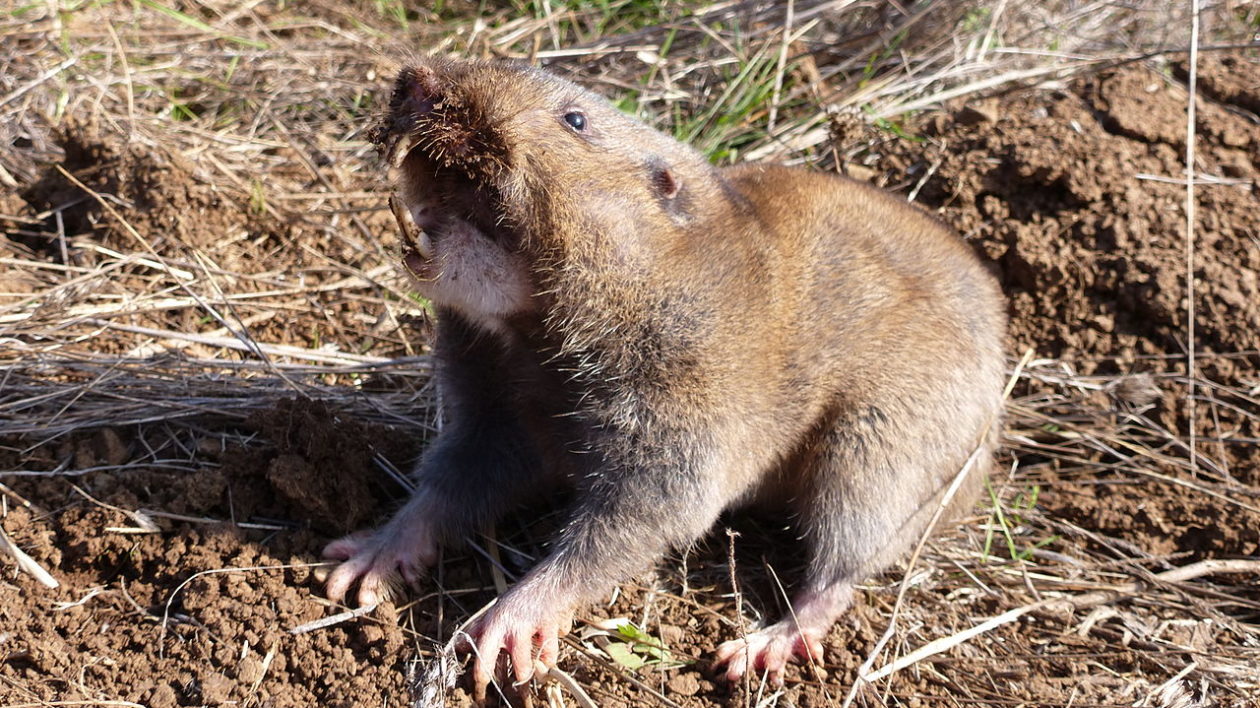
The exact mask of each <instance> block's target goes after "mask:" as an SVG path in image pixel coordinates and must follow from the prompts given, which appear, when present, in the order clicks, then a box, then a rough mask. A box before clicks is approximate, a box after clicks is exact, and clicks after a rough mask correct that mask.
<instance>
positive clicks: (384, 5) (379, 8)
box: [376, 0, 410, 30]
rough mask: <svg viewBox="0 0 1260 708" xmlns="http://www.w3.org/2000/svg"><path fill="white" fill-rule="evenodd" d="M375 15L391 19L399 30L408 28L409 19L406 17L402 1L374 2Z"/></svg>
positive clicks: (384, 0) (404, 5) (378, 0)
mask: <svg viewBox="0 0 1260 708" xmlns="http://www.w3.org/2000/svg"><path fill="white" fill-rule="evenodd" d="M376 14H378V15H380V16H381V17H387V18H389V19H392V20H393V21H394V22H396V23H397V24H398V28H399V29H402V30H406V29H407V27H408V20H409V19H410V18H408V17H407V5H406V3H404V2H402V0H376Z"/></svg>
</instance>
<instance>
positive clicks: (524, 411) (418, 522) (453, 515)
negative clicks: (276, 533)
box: [324, 312, 557, 606]
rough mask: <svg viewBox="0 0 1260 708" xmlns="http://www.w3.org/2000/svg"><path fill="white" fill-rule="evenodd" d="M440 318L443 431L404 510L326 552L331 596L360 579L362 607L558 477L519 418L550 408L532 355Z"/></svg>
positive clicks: (453, 318)
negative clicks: (443, 548) (335, 562)
mask: <svg viewBox="0 0 1260 708" xmlns="http://www.w3.org/2000/svg"><path fill="white" fill-rule="evenodd" d="M440 317H441V319H439V323H438V338H437V344H436V354H435V360H436V361H437V364H438V372H437V375H438V385H439V387H440V388H441V391H442V394H443V396H444V399H445V402H446V417H447V424H446V427H445V429H444V430H443V431H442V433H441V434H440V435H439V436H438V438H437V439H436V440H434V441H433V443H432V444H431V445H430V446H429V449H428V450H426V451H425V454H424V457H423V458H422V459H421V461H420V464H419V465H418V467H417V470H416V473H415V475H414V477H415V481H416V489H415V492H414V493H413V495H412V497H411V499H410V500H409V501H408V502H407V504H406V505H405V506H403V508H402V509H401V510H399V511H398V513H396V514H395V515H394V516H393V518H391V519H390V521H389V522H388V523H386V524H385V525H384V526H382V527H381V528H380V529H378V530H376V531H373V532H371V533H358V534H353V535H351V536H347V537H346V538H343V539H340V540H337V541H334V542H332V543H330V544H329V545H328V546H327V547H326V548H325V549H324V555H325V557H327V558H331V559H335V560H339V561H342V563H341V564H340V565H339V566H338V567H337V568H336V569H335V570H334V571H333V572H332V573H331V574H330V575H329V577H328V581H327V586H326V592H327V595H328V597H329V598H330V599H332V600H335V601H341V600H342V599H343V598H345V597H346V595H347V593H348V592H349V591H350V589H351V588H352V587H353V586H354V585H355V584H356V583H357V584H358V587H359V591H358V596H357V600H358V604H359V605H361V606H362V605H370V604H375V603H377V602H379V601H380V600H382V599H384V598H385V597H386V596H388V594H389V590H390V588H391V586H393V585H394V584H396V583H397V582H398V581H399V580H401V581H404V582H406V583H409V584H415V583H416V582H417V581H418V579H419V578H420V576H421V575H422V574H423V572H424V570H425V568H427V567H429V566H431V565H433V563H434V562H435V561H436V560H437V551H438V547H439V545H444V544H452V543H458V542H460V541H461V540H462V539H463V538H464V537H465V536H467V535H468V534H469V533H472V532H476V531H479V530H481V529H483V528H485V527H486V526H488V525H489V524H491V523H493V522H494V521H495V520H496V519H497V518H498V517H499V516H501V515H502V514H503V513H504V512H505V511H507V510H508V509H509V508H511V506H512V505H513V504H515V503H518V502H519V501H521V500H522V499H523V498H525V497H527V496H528V495H529V494H531V493H537V492H538V491H539V488H540V487H543V486H545V485H544V483H545V482H548V481H550V479H551V478H554V469H553V468H555V467H556V466H557V464H556V463H555V462H554V461H553V460H551V459H548V460H547V463H546V464H545V463H544V461H543V458H542V455H541V452H540V443H539V442H538V438H539V434H540V431H539V430H537V429H535V428H530V427H527V426H526V424H525V422H524V421H525V416H526V415H540V416H542V417H544V418H547V417H548V416H547V415H546V412H547V411H548V409H549V408H554V407H555V405H554V403H552V402H550V401H548V400H547V396H545V395H542V394H540V393H539V391H540V389H541V387H540V386H539V384H538V382H537V380H536V378H535V376H534V373H535V371H536V369H537V365H536V363H534V362H533V360H532V358H531V357H530V356H529V353H528V352H526V351H524V350H523V349H521V348H520V347H514V346H512V344H511V342H510V341H505V340H502V339H500V338H499V336H498V335H495V334H491V333H487V332H485V331H484V330H482V329H480V328H479V327H477V326H476V325H472V324H469V323H468V322H466V321H465V320H463V319H461V318H460V317H459V316H458V315H456V314H454V313H450V312H443V313H441V315H440ZM552 457H554V455H552Z"/></svg>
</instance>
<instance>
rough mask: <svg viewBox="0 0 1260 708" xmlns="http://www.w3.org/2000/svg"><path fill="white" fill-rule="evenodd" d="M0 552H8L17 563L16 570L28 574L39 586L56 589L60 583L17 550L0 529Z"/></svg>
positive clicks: (15, 545) (19, 549)
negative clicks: (18, 569)
mask: <svg viewBox="0 0 1260 708" xmlns="http://www.w3.org/2000/svg"><path fill="white" fill-rule="evenodd" d="M0 551H8V552H9V555H11V556H13V560H14V561H16V562H17V565H18V568H20V569H22V570H24V571H26V572H27V573H29V574H30V575H31V576H32V577H33V578H35V580H36V581H38V582H39V584H40V585H43V586H44V587H46V588H58V587H60V586H61V583H59V582H57V579H56V578H54V577H53V576H52V574H50V573H49V572H48V571H46V570H44V568H43V566H41V565H40V564H39V563H36V562H35V559H34V558H31V557H30V556H28V555H26V551H23V550H22V549H21V548H18V545H17V544H16V543H14V542H13V540H12V539H10V538H9V535H8V534H7V533H5V532H4V529H3V528H0Z"/></svg>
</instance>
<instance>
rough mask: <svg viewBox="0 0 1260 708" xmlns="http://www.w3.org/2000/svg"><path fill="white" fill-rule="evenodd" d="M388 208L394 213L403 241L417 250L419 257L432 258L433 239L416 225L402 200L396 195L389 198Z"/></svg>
mask: <svg viewBox="0 0 1260 708" xmlns="http://www.w3.org/2000/svg"><path fill="white" fill-rule="evenodd" d="M389 210H390V211H392V212H393V213H394V221H396V222H398V233H399V235H401V236H402V240H403V243H404V244H406V245H407V246H408V247H410V248H412V249H414V250H415V251H416V252H418V253H419V254H420V257H421V258H424V259H425V260H428V259H430V258H432V257H433V241H432V239H430V238H429V235H428V234H426V233H424V232H423V231H421V230H420V227H419V226H416V222H415V219H413V218H411V210H410V209H408V208H407V207H405V206H403V203H402V200H400V199H399V198H398V197H396V196H391V197H390V198H389Z"/></svg>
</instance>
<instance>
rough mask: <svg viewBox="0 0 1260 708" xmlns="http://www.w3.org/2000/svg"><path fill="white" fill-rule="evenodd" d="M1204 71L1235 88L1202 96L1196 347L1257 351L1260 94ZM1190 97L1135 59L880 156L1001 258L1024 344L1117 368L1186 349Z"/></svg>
mask: <svg viewBox="0 0 1260 708" xmlns="http://www.w3.org/2000/svg"><path fill="white" fill-rule="evenodd" d="M1204 68H1205V69H1206V70H1207V71H1206V72H1205V73H1204V74H1202V75H1201V80H1203V81H1204V84H1205V85H1206V86H1215V87H1229V88H1219V89H1218V90H1213V91H1211V95H1212V96H1220V97H1222V98H1224V99H1227V100H1229V101H1230V103H1224V104H1222V103H1218V102H1217V100H1216V99H1215V98H1202V97H1201V98H1200V100H1199V109H1198V129H1197V132H1198V145H1197V161H1198V164H1197V170H1198V173H1199V175H1200V177H1199V179H1201V180H1203V182H1202V183H1201V184H1200V185H1199V186H1198V187H1197V190H1196V192H1197V198H1198V210H1197V214H1196V221H1195V234H1196V245H1195V281H1196V282H1195V309H1196V335H1195V336H1196V348H1198V349H1201V350H1204V351H1207V352H1213V351H1216V352H1245V351H1252V352H1254V351H1256V350H1260V279H1258V276H1257V274H1258V273H1260V244H1258V243H1257V242H1256V241H1255V236H1254V235H1255V234H1256V233H1260V209H1256V208H1255V205H1256V200H1257V194H1256V181H1255V177H1256V175H1257V170H1260V165H1258V164H1256V161H1257V157H1256V156H1257V155H1260V130H1258V129H1257V125H1256V123H1255V122H1254V121H1255V116H1254V115H1251V116H1249V115H1248V114H1246V113H1244V112H1243V111H1245V110H1247V109H1246V107H1247V106H1248V105H1251V104H1250V103H1249V101H1255V100H1257V98H1256V95H1257V94H1256V88H1255V87H1256V86H1257V85H1260V68H1258V67H1257V65H1256V64H1254V63H1251V62H1237V63H1230V62H1227V61H1226V60H1224V59H1218V60H1216V61H1214V62H1211V63H1208V64H1206V65H1205V67H1204ZM1248 72H1249V73H1248ZM1246 86H1250V87H1251V88H1250V89H1249V91H1250V93H1248V92H1247V91H1248V89H1245V88H1243V87H1246ZM1185 106H1186V90H1185V87H1184V86H1183V85H1182V84H1181V83H1179V82H1175V81H1169V80H1168V79H1167V78H1166V77H1165V76H1162V75H1160V74H1159V73H1157V72H1154V71H1152V70H1150V69H1148V68H1146V67H1144V66H1131V67H1127V68H1124V69H1120V70H1118V71H1114V72H1111V73H1108V74H1104V75H1101V76H1096V77H1091V78H1088V79H1084V80H1082V81H1079V82H1077V83H1076V84H1075V85H1074V86H1073V87H1072V88H1071V89H1069V90H1062V91H1058V92H1051V93H1049V94H1046V93H1041V92H1038V93H1036V94H1028V95H1023V96H1019V95H1017V96H1012V97H1009V98H1007V99H1005V100H1003V101H1001V102H1000V103H997V102H995V101H990V102H988V103H986V104H985V105H984V106H982V107H980V108H979V109H977V108H976V107H964V108H960V109H958V110H956V111H955V112H954V114H953V115H952V116H948V115H933V116H927V117H925V118H924V119H923V121H922V125H921V126H919V128H920V129H921V130H922V133H923V134H924V136H925V137H926V138H927V141H926V142H920V143H910V144H907V143H906V142H905V141H901V142H899V143H897V144H896V145H894V146H892V147H891V149H890V150H889V152H890V153H891V156H892V157H894V158H897V159H900V160H901V161H902V163H903V164H906V163H908V164H910V165H911V167H910V168H909V169H907V170H898V169H897V168H896V167H894V168H893V169H890V170H888V172H887V174H886V175H885V176H884V177H885V180H886V182H887V183H889V184H898V183H909V184H911V185H918V184H919V182H921V181H922V179H923V178H924V177H926V182H923V184H922V185H921V187H920V191H919V192H918V196H917V198H918V201H919V202H921V203H922V204H924V205H925V206H928V207H930V208H933V209H936V210H939V212H940V213H941V214H942V216H944V218H946V219H947V220H948V221H950V222H951V223H953V224H954V225H955V226H956V227H957V228H958V229H959V230H960V231H961V232H962V233H963V234H965V235H966V237H967V238H968V239H970V240H972V241H973V242H974V243H976V245H977V247H978V248H979V249H980V250H981V251H983V252H984V253H985V254H987V255H988V256H989V258H991V259H992V260H993V262H994V263H995V264H996V265H997V269H998V272H999V273H1000V276H1001V280H1002V284H1003V287H1004V288H1005V290H1006V293H1007V295H1008V296H1009V297H1010V300H1011V306H1012V327H1011V330H1012V336H1013V340H1014V343H1015V346H1016V347H1017V348H1018V349H1023V348H1025V347H1032V348H1034V349H1035V350H1036V352H1037V353H1038V354H1039V355H1044V356H1052V357H1063V358H1070V359H1089V358H1091V357H1099V356H1101V357H1107V358H1109V359H1112V360H1113V362H1118V363H1119V364H1118V365H1120V366H1124V365H1126V364H1129V365H1131V364H1132V363H1133V362H1134V361H1135V358H1136V357H1138V356H1142V355H1165V354H1170V355H1174V356H1175V355H1179V354H1181V353H1182V352H1184V351H1185V348H1186V344H1185V337H1186V321H1187V320H1186V305H1185V301H1186V277H1185V272H1186V245H1185V236H1184V232H1185V210H1184V204H1185V199H1186V190H1185V186H1184V179H1185V168H1184V166H1183V165H1184V151H1185V138H1186V135H1185ZM881 159H886V158H883V157H881ZM880 164H881V163H880V162H879V161H878V160H877V161H876V162H875V166H876V167H879V166H880ZM929 170H930V171H931V172H930V173H929ZM1178 182H1180V184H1179V183H1178ZM1257 361H1260V359H1253V360H1252V363H1253V364H1255V363H1256V362H1257Z"/></svg>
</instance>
